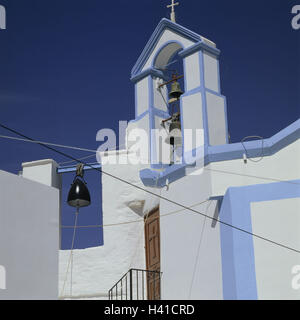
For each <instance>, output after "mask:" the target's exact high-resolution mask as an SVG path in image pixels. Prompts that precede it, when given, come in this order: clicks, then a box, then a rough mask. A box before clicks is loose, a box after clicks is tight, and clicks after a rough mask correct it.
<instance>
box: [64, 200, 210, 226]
mask: <svg viewBox="0 0 300 320" xmlns="http://www.w3.org/2000/svg"><path fill="white" fill-rule="evenodd" d="M208 201H210V200H209V199H207V200H204V201H202V202H198V203H195V204H193V205H192V206H190V207H189V208H194V207H197V206H200V205H201V204H203V203H205V202H208ZM184 210H185V209H179V210H175V211H171V212H168V213H164V214H161V215H160V217H167V216H171V215H174V214H177V213H179V212H182V211H184ZM139 222H144V219H137V220H131V221H124V222H119V223H111V224H102V225H98V224H95V225H87V226H77V227H76V228H77V229H81V228H87V229H88V228H106V227H115V226H121V225H124V224H132V223H139ZM61 228H64V229H71V228H72V229H73V228H74V226H64V225H63V226H61Z"/></svg>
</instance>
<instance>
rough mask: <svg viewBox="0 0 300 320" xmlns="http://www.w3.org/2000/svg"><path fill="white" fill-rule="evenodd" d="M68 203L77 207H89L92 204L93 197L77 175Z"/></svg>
mask: <svg viewBox="0 0 300 320" xmlns="http://www.w3.org/2000/svg"><path fill="white" fill-rule="evenodd" d="M68 204H69V205H70V206H71V207H77V208H82V207H87V206H89V205H90V204H91V197H90V193H89V190H88V188H87V187H86V184H85V183H84V182H83V181H82V180H80V179H79V178H77V177H76V178H75V180H74V181H73V183H72V186H71V189H70V191H69V195H68Z"/></svg>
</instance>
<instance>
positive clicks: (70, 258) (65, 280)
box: [60, 208, 78, 296]
mask: <svg viewBox="0 0 300 320" xmlns="http://www.w3.org/2000/svg"><path fill="white" fill-rule="evenodd" d="M77 219H78V208H77V209H76V213H75V223H74V231H73V237H72V245H71V251H70V256H69V259H68V265H67V271H66V274H65V279H64V283H63V288H62V291H61V294H60V295H61V296H62V295H63V293H64V291H65V286H66V282H67V278H68V273H69V267H70V264H71V282H70V293H71V296H72V281H73V278H72V277H73V250H74V243H75V235H76V229H77Z"/></svg>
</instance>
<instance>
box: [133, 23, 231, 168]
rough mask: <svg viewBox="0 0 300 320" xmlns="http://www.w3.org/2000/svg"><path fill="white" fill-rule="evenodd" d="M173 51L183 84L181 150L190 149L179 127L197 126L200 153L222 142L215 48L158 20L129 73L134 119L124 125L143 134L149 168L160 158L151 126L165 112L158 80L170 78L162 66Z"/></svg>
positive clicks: (222, 105)
mask: <svg viewBox="0 0 300 320" xmlns="http://www.w3.org/2000/svg"><path fill="white" fill-rule="evenodd" d="M177 53H178V55H179V56H180V57H181V58H182V63H183V70H184V86H185V88H184V90H183V91H184V94H183V95H182V96H181V97H180V114H181V129H182V134H183V153H189V152H191V151H193V149H194V148H193V147H192V146H190V145H187V144H185V143H184V141H185V139H184V134H185V129H192V131H193V132H194V131H195V130H196V129H200V130H203V136H204V139H203V149H204V156H205V155H206V154H207V149H208V146H209V145H211V146H215V145H222V144H226V143H227V142H228V133H227V132H228V130H227V116H226V114H227V112H226V98H225V97H224V96H223V95H222V94H221V86H220V73H219V56H220V50H218V49H217V48H216V45H215V43H213V42H212V41H210V40H208V39H206V38H204V37H202V36H200V35H198V34H196V33H194V32H192V31H190V30H188V29H186V28H184V27H182V26H180V25H178V24H176V23H174V22H172V21H170V20H168V19H162V20H161V21H160V23H159V24H158V26H157V28H156V29H155V31H154V33H153V34H152V36H151V38H150V40H149V41H148V43H147V45H146V47H145V48H144V50H143V52H142V54H141V56H140V57H139V59H138V61H137V62H136V64H135V66H134V67H133V69H132V75H131V80H132V81H133V82H134V84H135V120H133V121H131V122H130V124H129V127H128V130H131V128H136V127H138V128H143V129H144V130H146V131H147V132H148V133H149V146H150V147H149V154H150V163H151V167H152V168H159V167H160V163H157V159H158V158H159V157H158V153H159V150H158V146H156V139H154V137H153V134H152V135H151V129H161V121H162V120H163V119H166V118H168V117H169V116H170V114H169V112H168V108H167V106H166V101H167V100H168V92H167V89H166V87H163V89H162V91H161V92H159V89H158V85H159V84H160V83H162V82H163V81H166V80H170V78H168V74H167V73H166V72H164V68H165V66H166V65H167V64H168V63H170V61H171V60H172V58H173V57H174V55H176V54H177ZM182 89H183V88H182ZM197 147H198V146H197Z"/></svg>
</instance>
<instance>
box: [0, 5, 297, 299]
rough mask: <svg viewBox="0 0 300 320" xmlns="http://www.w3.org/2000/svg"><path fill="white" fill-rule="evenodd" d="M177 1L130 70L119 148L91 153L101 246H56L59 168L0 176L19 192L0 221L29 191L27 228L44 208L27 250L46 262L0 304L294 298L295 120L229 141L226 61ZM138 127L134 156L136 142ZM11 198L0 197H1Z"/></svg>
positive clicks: (41, 165) (1, 295) (50, 165)
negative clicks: (130, 111)
mask: <svg viewBox="0 0 300 320" xmlns="http://www.w3.org/2000/svg"><path fill="white" fill-rule="evenodd" d="M175 5H176V4H174V1H173V2H172V5H171V10H172V12H171V18H170V19H166V18H164V19H162V20H161V21H160V22H159V23H158V25H157V27H156V29H155V30H154V32H153V34H152V35H151V37H150V39H149V40H148V42H147V39H145V43H146V46H145V48H144V49H143V51H142V53H141V55H140V56H139V57H138V59H137V61H136V63H135V65H134V66H133V69H132V72H131V76H130V78H131V81H132V84H133V90H135V107H134V108H135V118H134V119H133V120H131V121H130V122H129V124H128V127H127V129H126V146H125V147H124V149H120V150H115V151H114V150H108V151H104V152H102V153H101V156H100V158H101V163H99V167H100V168H101V170H102V171H103V173H106V174H102V212H103V234H104V245H103V246H100V247H94V248H87V249H76V250H72V252H70V250H59V249H58V248H59V241H60V240H59V238H60V206H61V204H60V203H61V201H63V200H62V199H61V179H62V173H63V168H61V167H59V166H58V165H57V163H56V162H55V161H54V160H40V161H36V162H32V163H24V164H23V172H22V174H20V175H19V176H13V175H11V174H8V173H5V172H3V171H1V172H0V177H1V179H5V180H6V181H11V183H12V185H18V188H19V189H20V192H21V190H22V192H23V196H22V197H21V198H20V199H18V201H16V202H15V203H13V204H11V206H13V208H12V207H9V206H8V207H7V211H9V212H10V211H12V210H17V209H18V210H19V209H20V208H21V207H22V206H24V202H26V201H27V199H28V195H26V192H30V191H29V189H34V190H35V192H36V194H38V195H39V196H38V199H39V200H38V201H37V203H32V202H31V203H30V204H28V205H27V207H26V210H29V211H30V212H31V215H32V219H35V216H36V214H37V212H38V211H39V208H40V207H41V206H43V207H44V206H45V207H47V213H46V214H45V216H43V217H40V218H39V219H40V221H39V222H37V223H40V224H41V225H42V226H43V228H44V234H45V239H43V244H36V243H35V244H32V245H34V246H35V247H36V248H35V250H34V252H32V253H31V258H32V259H31V261H35V260H37V259H39V260H41V259H44V260H43V261H44V262H43V266H42V267H41V266H39V265H38V264H36V265H35V266H31V268H32V270H36V271H37V273H36V274H35V278H33V279H30V280H31V285H30V286H28V287H29V288H31V289H30V290H28V287H27V290H25V289H22V290H21V291H20V288H19V284H18V283H15V284H14V286H13V288H11V289H10V288H8V289H7V290H6V291H1V290H0V299H7V298H11V297H15V298H29V299H30V298H37V297H39V298H46V299H103V300H175V299H176V300H189V299H192V300H208V299H211V300H223V299H225V300H245V299H250V300H257V299H260V300H264V299H300V290H298V287H297V286H298V284H300V277H299V273H300V267H299V266H300V232H299V225H300V186H299V184H300V167H299V148H300V143H299V137H300V120H299V119H298V120H297V119H295V122H294V123H292V124H291V125H290V126H288V127H286V128H285V129H284V130H282V131H280V132H278V133H277V134H275V135H274V136H272V137H269V138H267V139H262V138H259V137H256V138H255V139H251V140H245V141H242V142H240V143H230V137H229V133H228V132H229V128H228V123H227V104H226V97H225V96H224V95H222V90H221V85H220V68H219V58H220V54H221V51H220V49H219V48H218V47H217V44H215V43H214V42H213V41H212V40H209V39H207V38H205V37H204V36H201V35H199V34H198V33H196V32H194V31H192V30H189V29H187V28H185V27H184V26H181V25H179V24H177V23H176V19H175V11H174V6H175ZM174 59H175V60H176V61H177V65H176V67H178V69H176V70H173V67H174ZM181 71H182V74H181ZM139 130H142V131H143V132H145V133H146V135H145V136H146V137H147V141H146V144H145V145H146V146H147V152H146V153H145V154H146V156H145V154H143V158H141V156H140V154H137V153H135V149H134V147H135V146H134V144H133V142H132V141H133V140H132V137H133V136H135V135H136V133H137V132H139ZM252 138H253V137H252ZM145 157H146V158H147V159H145ZM128 158H130V159H131V160H132V159H135V160H136V161H128ZM84 169H85V170H89V169H91V168H88V166H85V167H84ZM112 176H114V177H118V178H120V179H122V180H123V181H125V182H127V183H122V182H120V180H118V179H113V178H112ZM20 181H21V183H20ZM1 185H2V184H1ZM29 185H30V188H29V187H28V186H29ZM11 192H12V190H2V189H1V193H0V197H1V199H2V200H3V199H4V198H9V197H11V196H12V195H11ZM2 200H1V201H2ZM16 208H17V209H16ZM53 212H54V213H55V215H53ZM12 219H13V216H12V217H10V218H7V226H9V225H11V224H13V220H12ZM0 228H3V227H0ZM28 228H31V226H28ZM0 230H1V231H2V232H4V233H5V232H6V231H5V230H2V229H0ZM14 230H15V229H14ZM17 231H18V233H20V234H22V232H24V231H22V230H20V227H18V229H16V232H17ZM33 232H34V231H33ZM0 234H1V233H0ZM11 237H12V236H11ZM23 239H24V238H23ZM25 239H27V238H26V236H25ZM14 241H15V240H14ZM14 241H12V243H13V244H14ZM28 241H31V240H30V239H28ZM17 245H18V246H20V243H18V244H16V246H17ZM42 245H43V246H42ZM45 248H47V255H46V254H45V250H44V249H45ZM18 250H19V249H18ZM23 255H24V257H23V259H27V258H26V249H24V250H23ZM8 256H9V255H8V254H7V257H8ZM70 257H71V258H72V259H71V258H70ZM70 261H71V268H72V274H71V275H70V272H71V271H70ZM3 263H4V267H5V264H7V265H11V263H12V261H10V260H9V257H8V258H7V262H6V261H5V259H4V262H3ZM28 263H31V262H28ZM298 267H299V268H298ZM8 270H9V272H10V273H13V272H20V270H17V269H16V270H15V271H14V270H13V271H12V269H11V268H10V269H9V268H6V272H7V271H8ZM21 275H22V272H21ZM9 277H10V275H7V279H6V285H7V287H8V284H9V281H10V280H9V279H10V278H9ZM45 277H46V278H47V279H48V280H45ZM41 279H43V280H41ZM50 282H51V284H50V285H49V283H50ZM32 283H33V284H32ZM70 287H71V288H72V290H71V291H70ZM299 287H300V286H299ZM16 292H18V293H16Z"/></svg>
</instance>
